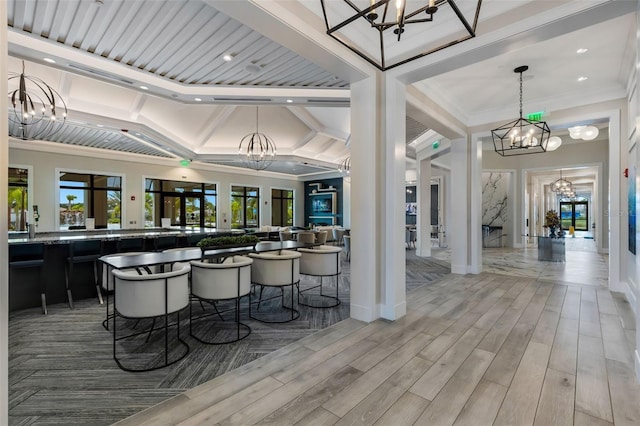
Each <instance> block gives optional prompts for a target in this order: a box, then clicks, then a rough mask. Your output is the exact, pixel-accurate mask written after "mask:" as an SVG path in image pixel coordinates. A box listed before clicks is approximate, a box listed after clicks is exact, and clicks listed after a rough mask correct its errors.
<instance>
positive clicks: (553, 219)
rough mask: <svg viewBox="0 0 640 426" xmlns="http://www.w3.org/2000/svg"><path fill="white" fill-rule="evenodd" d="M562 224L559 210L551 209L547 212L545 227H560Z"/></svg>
mask: <svg viewBox="0 0 640 426" xmlns="http://www.w3.org/2000/svg"><path fill="white" fill-rule="evenodd" d="M559 226H560V218H559V217H558V212H556V211H555V210H549V211H548V212H547V214H546V215H545V216H544V227H545V228H558V227H559Z"/></svg>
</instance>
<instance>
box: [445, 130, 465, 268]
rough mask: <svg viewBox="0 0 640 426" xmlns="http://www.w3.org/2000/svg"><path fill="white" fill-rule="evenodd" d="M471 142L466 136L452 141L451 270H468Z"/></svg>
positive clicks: (449, 234)
mask: <svg viewBox="0 0 640 426" xmlns="http://www.w3.org/2000/svg"><path fill="white" fill-rule="evenodd" d="M468 179H469V144H468V143H467V139H466V138H462V139H455V140H452V141H451V210H450V214H449V217H450V219H451V220H450V222H449V229H448V231H447V235H448V237H449V238H448V240H449V248H450V249H451V272H452V273H454V274H466V273H467V272H468V269H467V264H468V259H469V256H468V249H469V238H468V236H469V199H470V197H469V184H468Z"/></svg>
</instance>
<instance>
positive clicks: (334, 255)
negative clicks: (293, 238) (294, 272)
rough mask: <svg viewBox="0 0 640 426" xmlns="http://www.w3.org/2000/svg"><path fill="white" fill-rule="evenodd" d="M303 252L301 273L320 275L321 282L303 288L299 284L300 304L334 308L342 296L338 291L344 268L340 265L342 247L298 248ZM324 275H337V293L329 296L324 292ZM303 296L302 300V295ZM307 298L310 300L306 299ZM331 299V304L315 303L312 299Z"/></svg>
mask: <svg viewBox="0 0 640 426" xmlns="http://www.w3.org/2000/svg"><path fill="white" fill-rule="evenodd" d="M298 251H299V252H300V254H301V257H300V274H302V275H308V276H313V277H320V284H317V285H314V286H312V287H309V288H305V289H301V288H300V286H298V305H302V306H309V307H311V308H334V307H336V306H338V305H339V304H340V298H339V296H338V291H339V287H340V274H341V273H342V268H341V265H340V253H342V249H341V248H340V247H334V246H327V245H323V246H318V247H314V248H312V249H305V248H301V249H298ZM324 277H336V295H335V296H329V295H326V294H323V292H322V290H323V278H324ZM316 288H319V289H320V291H319V293H317V294H311V295H308V294H305V293H306V292H309V291H311V290H313V289H316ZM301 296H302V300H301V299H300V297H301ZM305 298H306V300H308V301H305ZM314 298H315V299H318V298H319V299H320V300H329V302H330V303H329V304H324V303H315V302H312V301H311V299H314Z"/></svg>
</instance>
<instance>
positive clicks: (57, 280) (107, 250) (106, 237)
mask: <svg viewBox="0 0 640 426" xmlns="http://www.w3.org/2000/svg"><path fill="white" fill-rule="evenodd" d="M241 233H244V231H243V230H231V229H227V230H221V229H214V228H199V227H198V228H191V227H187V228H178V227H176V228H147V229H126V230H120V229H114V230H107V229H98V230H73V231H61V232H42V233H36V236H35V238H28V234H27V233H26V232H17V233H9V235H8V242H9V246H10V247H9V250H10V251H11V246H13V245H20V244H27V243H44V245H45V246H44V263H43V265H42V271H39V269H38V268H10V271H9V310H10V311H16V310H19V309H25V308H35V307H38V306H40V305H41V298H40V291H41V287H40V282H41V278H40V277H44V278H42V280H44V284H45V294H46V301H47V304H49V305H50V304H54V303H64V302H66V301H67V293H66V285H65V265H66V264H67V259H68V257H69V249H70V244H71V242H73V241H89V240H100V241H101V242H102V255H107V254H113V253H118V252H119V250H118V247H119V245H120V243H119V242H120V241H123V240H131V239H134V238H142V239H143V244H144V247H143V250H144V251H153V250H154V249H155V248H156V244H155V243H156V240H157V238H158V237H164V236H172V235H175V236H176V245H175V247H189V246H195V244H196V243H197V241H198V240H199V239H200V238H202V237H204V236H228V235H233V234H241ZM101 275H102V274H101V271H100V270H98V276H99V278H100V277H101ZM72 279H73V281H74V283H75V284H74V286H73V297H74V299H76V300H78V299H86V298H95V299H96V303H98V301H97V297H96V289H95V284H94V282H93V265H92V264H91V263H84V264H83V263H80V264H76V265H75V266H74V268H73V277H72ZM85 282H86V285H84V283H85Z"/></svg>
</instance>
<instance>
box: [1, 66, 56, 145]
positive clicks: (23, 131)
mask: <svg viewBox="0 0 640 426" xmlns="http://www.w3.org/2000/svg"><path fill="white" fill-rule="evenodd" d="M16 79H17V81H15V80H16ZM12 80H14V81H12ZM8 82H9V87H12V86H13V87H15V85H16V84H15V83H17V86H18V88H17V89H15V90H13V91H12V92H9V98H10V100H11V104H10V105H9V122H10V125H9V135H10V136H13V137H16V138H20V139H22V140H29V139H45V138H47V137H50V136H52V135H54V134H55V133H57V132H58V131H60V129H61V128H62V126H63V125H64V123H65V121H66V120H67V104H66V103H65V102H64V100H63V99H62V96H60V94H59V93H58V92H57V91H56V90H55V89H53V88H52V87H51V86H49V85H48V84H47V83H45V82H44V81H43V80H41V79H39V78H37V77H32V76H28V75H25V74H24V61H22V73H21V74H18V73H9V79H8ZM36 108H37V109H38V111H36Z"/></svg>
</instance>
